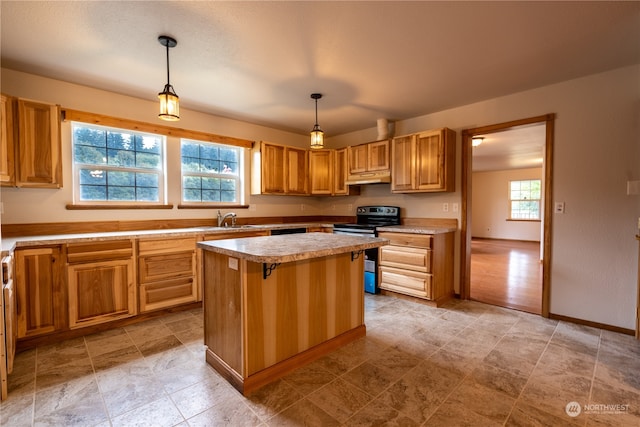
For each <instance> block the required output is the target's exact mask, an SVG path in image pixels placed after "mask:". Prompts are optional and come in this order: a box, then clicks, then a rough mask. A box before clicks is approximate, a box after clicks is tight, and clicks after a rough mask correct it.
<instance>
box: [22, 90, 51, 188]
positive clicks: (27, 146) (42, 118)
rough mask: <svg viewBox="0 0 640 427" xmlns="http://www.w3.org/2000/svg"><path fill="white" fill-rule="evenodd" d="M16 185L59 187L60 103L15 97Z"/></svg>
mask: <svg viewBox="0 0 640 427" xmlns="http://www.w3.org/2000/svg"><path fill="white" fill-rule="evenodd" d="M16 159H17V168H16V185H17V186H18V187H44V188H60V187H62V163H61V145H60V106H59V105H50V104H43V103H39V102H34V101H28V100H24V99H18V145H17V153H16Z"/></svg>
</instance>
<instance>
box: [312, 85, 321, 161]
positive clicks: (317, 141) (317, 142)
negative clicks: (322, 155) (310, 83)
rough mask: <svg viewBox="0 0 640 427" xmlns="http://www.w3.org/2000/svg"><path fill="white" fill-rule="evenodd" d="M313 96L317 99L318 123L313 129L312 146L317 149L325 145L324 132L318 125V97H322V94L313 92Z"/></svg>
mask: <svg viewBox="0 0 640 427" xmlns="http://www.w3.org/2000/svg"><path fill="white" fill-rule="evenodd" d="M311 98H312V99H315V100H316V124H315V125H313V129H312V130H311V148H314V149H317V148H322V147H324V132H322V129H320V126H318V99H320V98H322V94H321V93H312V94H311Z"/></svg>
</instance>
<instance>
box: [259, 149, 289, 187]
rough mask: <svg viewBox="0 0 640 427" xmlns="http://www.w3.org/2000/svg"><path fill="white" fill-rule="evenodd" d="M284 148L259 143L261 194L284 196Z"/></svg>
mask: <svg viewBox="0 0 640 427" xmlns="http://www.w3.org/2000/svg"><path fill="white" fill-rule="evenodd" d="M284 165H285V163H284V146H282V145H275V144H269V143H267V142H261V143H260V177H261V188H260V192H261V193H263V194H273V193H282V194H284Z"/></svg>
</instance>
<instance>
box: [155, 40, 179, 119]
mask: <svg viewBox="0 0 640 427" xmlns="http://www.w3.org/2000/svg"><path fill="white" fill-rule="evenodd" d="M158 41H159V42H160V44H161V45H162V46H165V47H166V48H167V84H166V85H164V89H163V90H162V92H160V93H159V94H158V99H159V100H160V114H158V117H160V118H161V119H162V120H168V121H172V122H175V121H178V120H180V98H178V95H176V91H175V90H174V89H173V86H171V84H170V83H169V48H170V47H175V46H176V45H177V44H178V42H177V41H176V40H175V39H173V38H171V37H169V36H160V37H158Z"/></svg>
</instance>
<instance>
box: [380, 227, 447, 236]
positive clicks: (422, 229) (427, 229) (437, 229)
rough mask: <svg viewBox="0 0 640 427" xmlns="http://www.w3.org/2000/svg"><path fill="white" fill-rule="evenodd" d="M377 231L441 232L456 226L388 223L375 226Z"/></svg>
mask: <svg viewBox="0 0 640 427" xmlns="http://www.w3.org/2000/svg"><path fill="white" fill-rule="evenodd" d="M376 230H377V231H386V232H391V233H411V234H442V233H451V232H454V231H456V230H457V228H456V227H428V226H422V225H390V226H388V227H377V228H376Z"/></svg>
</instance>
